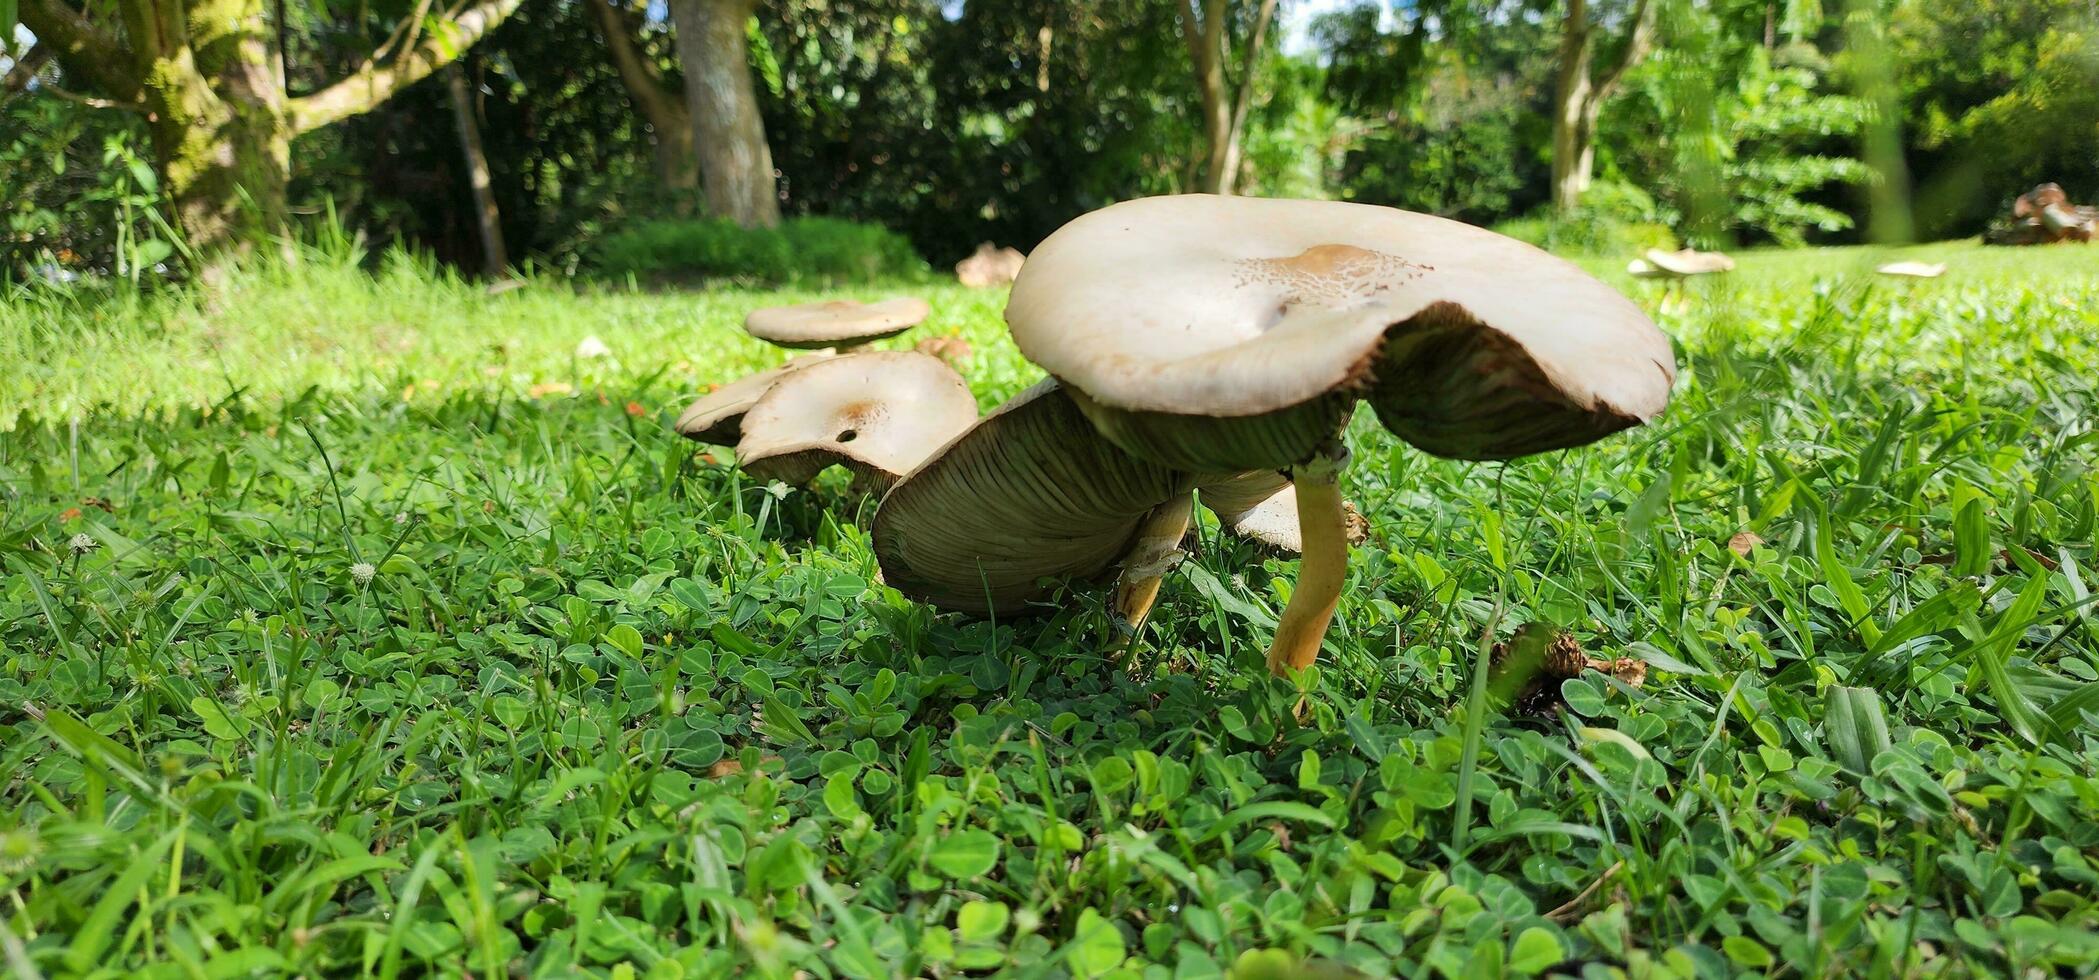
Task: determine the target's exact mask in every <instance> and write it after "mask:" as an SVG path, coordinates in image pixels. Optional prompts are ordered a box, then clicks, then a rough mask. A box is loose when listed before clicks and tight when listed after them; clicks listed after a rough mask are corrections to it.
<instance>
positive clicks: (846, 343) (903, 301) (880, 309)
mask: <svg viewBox="0 0 2099 980" xmlns="http://www.w3.org/2000/svg"><path fill="white" fill-rule="evenodd" d="M931 310H932V308H931V307H929V306H927V305H926V301H925V300H922V299H916V298H913V297H909V296H904V297H898V298H896V299H885V300H882V301H881V302H878V303H861V302H856V301H854V300H843V299H840V300H831V301H828V302H823V303H804V304H802V305H800V306H771V307H767V308H765V309H762V310H753V311H751V313H750V315H749V316H746V317H744V318H743V328H744V329H745V330H747V331H749V332H750V334H751V336H753V337H756V338H758V339H759V340H763V341H765V342H767V343H770V344H777V345H779V346H781V347H799V348H822V347H851V346H855V345H858V344H865V343H868V342H869V341H875V340H881V339H882V338H884V337H894V336H896V335H897V334H900V333H903V332H904V331H906V330H909V329H911V328H912V327H915V326H917V325H918V324H919V322H920V321H922V320H924V319H925V318H926V314H927V313H929V312H931Z"/></svg>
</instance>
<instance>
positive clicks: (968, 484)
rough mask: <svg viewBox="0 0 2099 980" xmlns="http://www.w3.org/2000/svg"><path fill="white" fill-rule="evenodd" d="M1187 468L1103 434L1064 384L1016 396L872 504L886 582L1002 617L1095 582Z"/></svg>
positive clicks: (1189, 478)
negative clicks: (1149, 458) (1147, 457)
mask: <svg viewBox="0 0 2099 980" xmlns="http://www.w3.org/2000/svg"><path fill="white" fill-rule="evenodd" d="M1194 486H1195V478H1194V476H1193V475H1192V474H1189V473H1185V472H1182V471H1179V470H1176V469H1173V468H1172V467H1168V466H1162V465H1159V464H1157V463H1150V462H1146V461H1144V460H1141V459H1138V458H1136V457H1134V456H1131V455H1130V454H1129V453H1126V452H1123V451H1122V450H1120V449H1118V448H1116V447H1115V446H1114V445H1113V444H1112V443H1110V442H1108V441H1107V440H1105V439H1103V438H1101V437H1100V435H1099V434H1098V433H1096V432H1095V431H1094V429H1093V427H1092V426H1091V425H1090V424H1089V423H1088V422H1087V421H1086V418H1085V416H1084V415H1082V414H1081V413H1080V411H1079V409H1078V406H1077V405H1076V404H1074V402H1073V400H1072V397H1071V394H1070V391H1069V389H1065V388H1062V387H1059V386H1058V385H1057V384H1056V382H1054V381H1045V382H1043V383H1042V384H1038V385H1036V386H1035V387H1033V388H1031V389H1029V390H1028V391H1025V392H1023V393H1021V394H1020V395H1017V396H1015V397H1014V398H1013V399H1012V400H1011V401H1008V402H1007V403H1006V404H1004V405H1002V406H1000V407H999V408H998V409H997V410H996V411H994V412H992V413H991V414H989V415H986V416H985V417H984V418H983V419H981V420H980V421H978V422H977V423H976V424H975V425H973V426H971V427H970V428H969V429H968V430H967V431H965V432H964V433H963V434H962V435H960V436H958V437H956V438H955V439H954V440H953V441H952V442H950V443H949V444H948V445H946V446H945V447H943V448H942V449H941V450H940V451H939V452H937V453H935V454H934V455H933V456H932V457H931V458H930V459H928V460H926V461H925V462H924V463H923V464H921V465H920V466H919V468H918V469H916V470H913V471H912V472H911V473H909V474H907V475H906V476H905V477H904V478H903V479H901V480H899V481H898V482H897V483H896V485H895V486H894V487H893V488H891V489H890V491H889V493H888V495H887V496H885V497H883V499H882V504H881V506H880V507H879V508H878V509H877V510H876V511H875V521H874V532H873V538H874V549H875V556H876V558H877V559H878V560H879V561H880V563H881V566H882V574H883V578H884V580H885V581H887V582H888V583H889V585H890V586H892V587H893V588H895V589H896V590H897V591H899V592H902V593H903V594H905V595H907V596H910V597H911V598H913V599H917V600H919V601H922V602H927V603H930V604H932V605H934V606H937V607H939V608H941V609H947V610H952V611H957V612H964V613H970V614H972V615H979V616H981V615H985V614H988V613H996V614H997V615H1000V616H1010V615H1016V614H1020V613H1023V612H1025V611H1027V607H1028V605H1029V604H1030V603H1033V602H1036V601H1037V600H1040V599H1042V598H1044V597H1045V596H1047V595H1049V594H1050V592H1051V591H1052V590H1053V589H1054V588H1055V583H1056V580H1058V579H1066V578H1076V579H1092V578H1095V577H1098V576H1101V575H1103V574H1105V573H1106V572H1107V571H1108V570H1109V569H1111V568H1113V567H1115V566H1116V565H1117V563H1118V562H1119V561H1120V560H1121V559H1122V558H1123V557H1124V556H1125V555H1127V554H1129V553H1130V550H1131V546H1132V544H1133V543H1134V542H1135V541H1136V540H1137V539H1138V531H1139V527H1140V526H1141V525H1142V524H1143V522H1144V521H1145V519H1146V517H1147V516H1149V515H1151V514H1152V513H1153V512H1154V510H1155V509H1156V508H1158V507H1159V506H1160V505H1161V504H1164V503H1166V502H1168V501H1170V500H1173V499H1175V498H1177V497H1182V496H1185V495H1186V494H1187V493H1188V491H1189V490H1191V489H1193V488H1194Z"/></svg>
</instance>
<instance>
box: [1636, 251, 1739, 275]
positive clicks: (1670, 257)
mask: <svg viewBox="0 0 2099 980" xmlns="http://www.w3.org/2000/svg"><path fill="white" fill-rule="evenodd" d="M1643 258H1644V259H1645V262H1644V263H1642V261H1641V259H1634V260H1633V262H1634V265H1640V264H1644V265H1646V266H1647V267H1649V269H1651V270H1652V271H1649V272H1647V273H1645V275H1647V276H1649V277H1653V278H1668V277H1673V278H1678V279H1682V278H1686V277H1689V276H1704V275H1711V274H1713V273H1715V272H1733V271H1734V269H1735V260H1733V259H1731V258H1728V257H1727V256H1725V255H1722V254H1720V253H1719V252H1701V251H1699V250H1697V249H1695V248H1685V249H1678V250H1677V251H1674V252H1665V251H1663V250H1661V249H1659V248H1650V249H1648V250H1647V251H1646V252H1645V253H1643ZM1626 271H1627V272H1631V273H1632V274H1633V275H1636V276H1637V275H1642V273H1641V272H1639V271H1637V270H1636V269H1634V268H1633V266H1627V267H1626Z"/></svg>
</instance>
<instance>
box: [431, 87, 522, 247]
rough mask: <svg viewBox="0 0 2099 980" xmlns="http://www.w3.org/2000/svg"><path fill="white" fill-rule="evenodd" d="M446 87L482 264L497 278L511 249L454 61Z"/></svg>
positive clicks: (468, 96)
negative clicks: (470, 190) (471, 196)
mask: <svg viewBox="0 0 2099 980" xmlns="http://www.w3.org/2000/svg"><path fill="white" fill-rule="evenodd" d="M445 87H446V88H447V89H449V90H450V91H451V96H452V118H453V119H454V120H456V121H457V122H458V123H459V150H460V153H461V154H462V155H463V156H464V157H465V158H466V174H467V183H468V184H470V185H471V186H472V188H473V192H474V223H475V225H476V226H478V227H479V229H480V232H481V259H482V263H483V264H482V268H483V269H485V270H486V271H487V272H488V276H489V278H491V279H498V278H501V277H502V276H503V273H504V272H505V271H506V270H508V269H509V268H510V251H509V249H506V248H504V247H503V217H502V213H501V212H499V211H497V210H496V194H495V190H494V188H493V186H492V182H491V181H490V180H489V177H488V154H486V153H484V152H483V151H482V149H481V126H480V125H479V124H478V123H476V122H475V121H474V100H473V96H472V94H471V93H470V92H469V91H468V89H467V83H466V72H464V71H462V70H460V67H459V65H458V64H457V63H454V64H452V65H450V66H448V67H446V68H445Z"/></svg>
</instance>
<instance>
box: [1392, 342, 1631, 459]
mask: <svg viewBox="0 0 2099 980" xmlns="http://www.w3.org/2000/svg"><path fill="white" fill-rule="evenodd" d="M1668 371H1669V369H1668V368H1667V367H1665V366H1663V365H1660V364H1657V365H1655V372H1656V374H1657V375H1663V376H1666V375H1667V373H1668ZM1375 374H1376V378H1377V382H1376V384H1375V385H1373V386H1372V387H1371V390H1370V396H1369V399H1368V400H1369V402H1370V406H1371V408H1372V409H1374V410H1375V411H1376V412H1377V417H1378V421H1379V422H1382V423H1384V425H1385V428H1387V429H1390V430H1392V432H1393V433H1394V434H1396V435H1398V436H1399V437H1400V438H1402V439H1405V440H1406V441H1407V442H1409V443H1411V444H1413V445H1414V446H1415V447H1416V448H1418V449H1421V450H1423V451H1424V452H1428V453H1432V454H1434V455H1437V456H1444V457H1449V458H1452V459H1471V460H1500V459H1514V458H1515V457H1518V456H1528V455H1530V454H1532V453H1541V452H1546V451H1548V450H1553V449H1566V448H1569V447H1573V446H1580V445H1586V444H1588V443H1591V442H1594V441H1596V440H1598V439H1601V438H1603V437H1604V436H1607V435H1610V434H1611V433H1613V432H1617V431H1619V430H1621V429H1627V428H1631V427H1632V426H1635V425H1639V424H1640V423H1641V422H1642V421H1644V419H1642V418H1641V417H1640V416H1639V415H1637V414H1635V413H1633V412H1629V411H1625V410H1622V409H1619V408H1617V407H1616V406H1614V405H1612V404H1610V403H1609V402H1606V401H1603V400H1602V399H1600V398H1599V400H1598V402H1597V403H1596V404H1593V405H1581V404H1578V403H1576V402H1575V401H1574V400H1573V399H1572V398H1570V397H1569V396H1568V395H1567V394H1565V392H1564V389H1563V387H1562V386H1561V385H1558V384H1555V383H1554V382H1553V381H1552V379H1550V378H1549V377H1547V375H1546V373H1545V369H1544V368H1543V367H1542V366H1540V365H1539V364H1538V362H1537V360H1536V359H1535V358H1533V357H1532V356H1531V355H1530V353H1529V352H1528V351H1526V350H1524V348H1523V346H1522V345H1521V344H1519V343H1517V342H1516V340H1515V339H1514V338H1511V337H1510V336H1508V335H1507V334H1504V333H1502V332H1501V331H1499V330H1496V329H1494V328H1493V327H1491V326H1489V325H1487V324H1485V323H1482V322H1480V321H1479V320H1477V319H1474V318H1473V316H1472V315H1471V314H1470V313H1468V312H1466V311H1465V310H1464V309H1463V308H1462V307H1459V306H1457V305H1455V304H1451V303H1438V304H1435V305H1433V306H1430V307H1428V308H1426V309H1424V310H1422V311H1421V312H1420V313H1418V314H1416V315H1415V316H1414V317H1413V318H1412V319H1410V320H1408V321H1407V322H1406V323H1404V324H1401V325H1400V326H1397V327H1394V328H1393V329H1392V330H1391V331H1388V332H1387V333H1386V339H1385V345H1384V348H1383V349H1382V350H1381V351H1380V352H1379V355H1378V360H1377V367H1376V369H1375Z"/></svg>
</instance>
